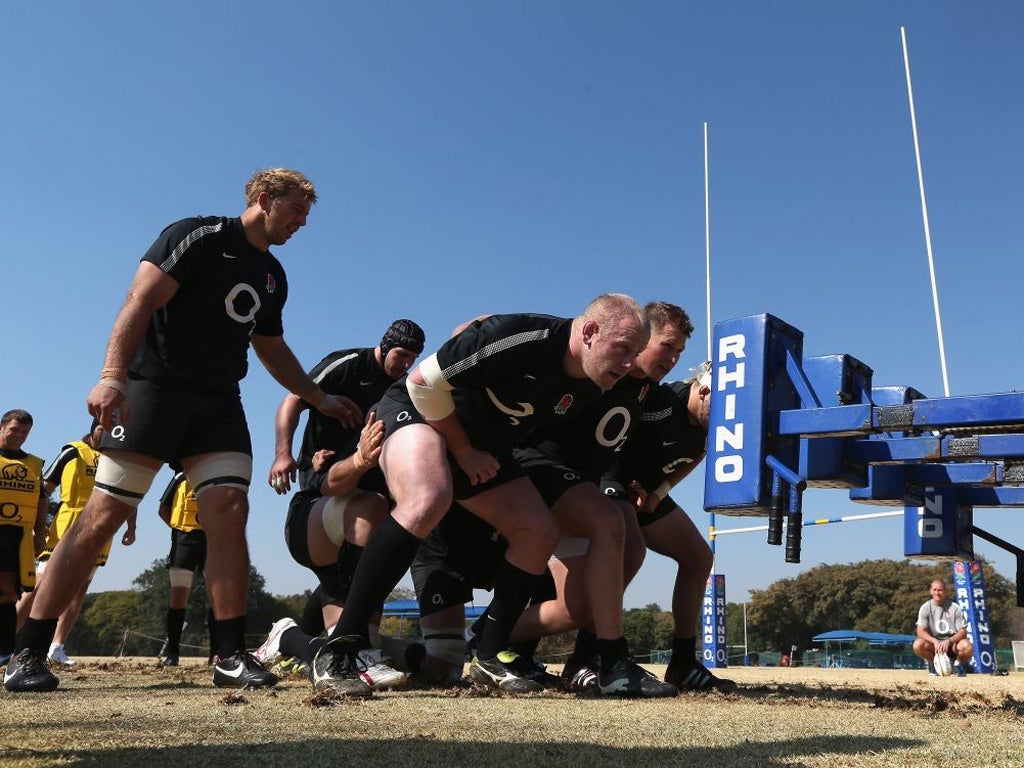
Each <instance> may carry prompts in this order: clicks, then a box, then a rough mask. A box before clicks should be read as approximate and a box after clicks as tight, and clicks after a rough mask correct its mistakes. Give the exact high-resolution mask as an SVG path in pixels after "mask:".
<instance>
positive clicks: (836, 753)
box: [7, 725, 924, 768]
mask: <svg viewBox="0 0 1024 768" xmlns="http://www.w3.org/2000/svg"><path fill="white" fill-rule="evenodd" d="M467 727H471V726H469V725H467ZM923 744H924V742H923V741H920V740H917V739H901V738H891V737H886V736H834V737H827V738H826V737H809V738H800V739H788V740H783V741H766V742H755V741H746V742H744V743H743V744H742V745H738V746H731V747H700V748H697V747H681V748H675V749H673V748H650V747H643V748H618V747H606V746H599V745H595V744H581V743H563V742H539V743H527V744H523V743H521V742H516V743H511V742H496V743H480V742H459V741H443V740H437V739H433V738H429V737H424V738H421V739H396V740H389V741H381V740H368V739H360V740H353V739H330V738H324V739H316V740H307V741H303V742H271V743H263V744H244V745H243V744H237V745H202V746H195V747H163V748H157V747H149V748H147V747H130V748H119V749H82V750H76V749H60V750H56V749H55V750H32V749H18V748H16V747H15V748H13V749H12V750H11V751H10V752H8V754H7V758H8V759H12V760H14V761H23V763H24V764H25V765H36V764H38V765H52V764H60V765H63V766H89V765H102V766H105V768H134V766H146V768H152V766H153V765H154V764H155V763H156V761H159V764H162V765H170V766H175V768H188V767H189V766H216V767H217V768H231V766H245V768H252V766H254V765H270V766H273V765H281V766H284V765H301V766H322V765H342V766H347V765H355V766H360V767H361V768H362V767H363V766H365V767H366V768H375V767H376V766H389V767H393V766H396V765H415V766H417V768H420V767H423V768H425V767H426V766H434V765H436V766H444V768H455V767H461V766H476V765H501V764H522V763H526V764H527V765H529V766H530V768H540V767H542V766H549V765H550V766H559V767H560V768H575V767H577V766H586V768H604V767H605V766H608V768H630V767H631V766H642V767H643V768H650V766H667V765H680V766H687V767H688V768H692V766H695V765H699V766H701V768H718V767H719V766H722V767H726V766H728V767H729V768H744V767H747V766H749V767H750V768H755V767H756V768H776V767H777V768H782V767H783V766H788V767H789V768H792V766H793V765H794V758H800V757H801V756H814V757H821V756H823V755H829V756H831V757H832V758H833V759H834V760H837V761H838V763H839V764H841V765H856V762H855V761H856V757H855V756H856V755H862V754H871V755H873V757H874V758H875V759H877V758H878V756H879V753H884V752H887V751H895V750H902V751H905V750H911V749H914V748H915V747H920V746H922V745H923ZM797 764H798V763H797Z"/></svg>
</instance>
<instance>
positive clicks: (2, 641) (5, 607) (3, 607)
mask: <svg viewBox="0 0 1024 768" xmlns="http://www.w3.org/2000/svg"><path fill="white" fill-rule="evenodd" d="M17 628H18V608H17V606H16V605H15V604H14V603H0V655H3V656H6V655H7V654H8V653H13V652H14V635H15V632H16V630H17Z"/></svg>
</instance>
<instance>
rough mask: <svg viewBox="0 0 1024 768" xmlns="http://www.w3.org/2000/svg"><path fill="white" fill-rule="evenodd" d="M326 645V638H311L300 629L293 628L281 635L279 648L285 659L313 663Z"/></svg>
mask: <svg viewBox="0 0 1024 768" xmlns="http://www.w3.org/2000/svg"><path fill="white" fill-rule="evenodd" d="M325 645H327V640H325V639H324V638H322V637H310V636H309V635H307V634H306V633H305V632H303V631H302V630H301V629H300V628H299V627H292V628H291V629H286V630H285V631H284V632H282V633H281V644H280V645H279V646H278V648H279V649H280V651H281V655H282V656H283V657H285V658H289V657H291V658H293V659H302V660H303V661H313V659H314V658H315V657H316V654H317V652H318V651H319V650H320V649H321V648H323V647H324V646H325Z"/></svg>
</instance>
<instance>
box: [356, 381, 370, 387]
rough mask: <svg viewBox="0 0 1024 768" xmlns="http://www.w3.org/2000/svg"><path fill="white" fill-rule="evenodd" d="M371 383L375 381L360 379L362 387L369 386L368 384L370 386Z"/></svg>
mask: <svg viewBox="0 0 1024 768" xmlns="http://www.w3.org/2000/svg"><path fill="white" fill-rule="evenodd" d="M371 384H373V382H372V381H360V382H359V386H360V387H368V386H370V385H371Z"/></svg>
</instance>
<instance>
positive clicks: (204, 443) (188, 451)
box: [100, 379, 252, 462]
mask: <svg viewBox="0 0 1024 768" xmlns="http://www.w3.org/2000/svg"><path fill="white" fill-rule="evenodd" d="M128 397H129V401H130V403H131V411H130V413H129V419H128V423H127V424H117V425H115V427H114V428H113V429H112V430H111V431H110V432H104V433H103V440H102V441H101V443H100V448H101V449H107V448H117V449H120V450H125V451H132V452H134V453H141V454H143V455H144V456H151V457H153V458H155V459H161V460H162V461H165V462H166V461H170V460H172V459H183V458H186V459H187V458H188V457H190V456H198V455H199V454H203V453H220V452H222V451H231V452H238V453H245V454H248V455H249V456H251V455H252V441H251V440H250V438H249V427H248V426H247V425H246V423H245V412H244V411H243V410H242V401H241V399H240V398H239V396H238V395H237V394H218V393H212V392H206V391H203V390H199V389H192V388H184V387H174V386H167V385H163V384H156V383H154V382H152V381H149V380H148V379H130V380H129V381H128Z"/></svg>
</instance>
